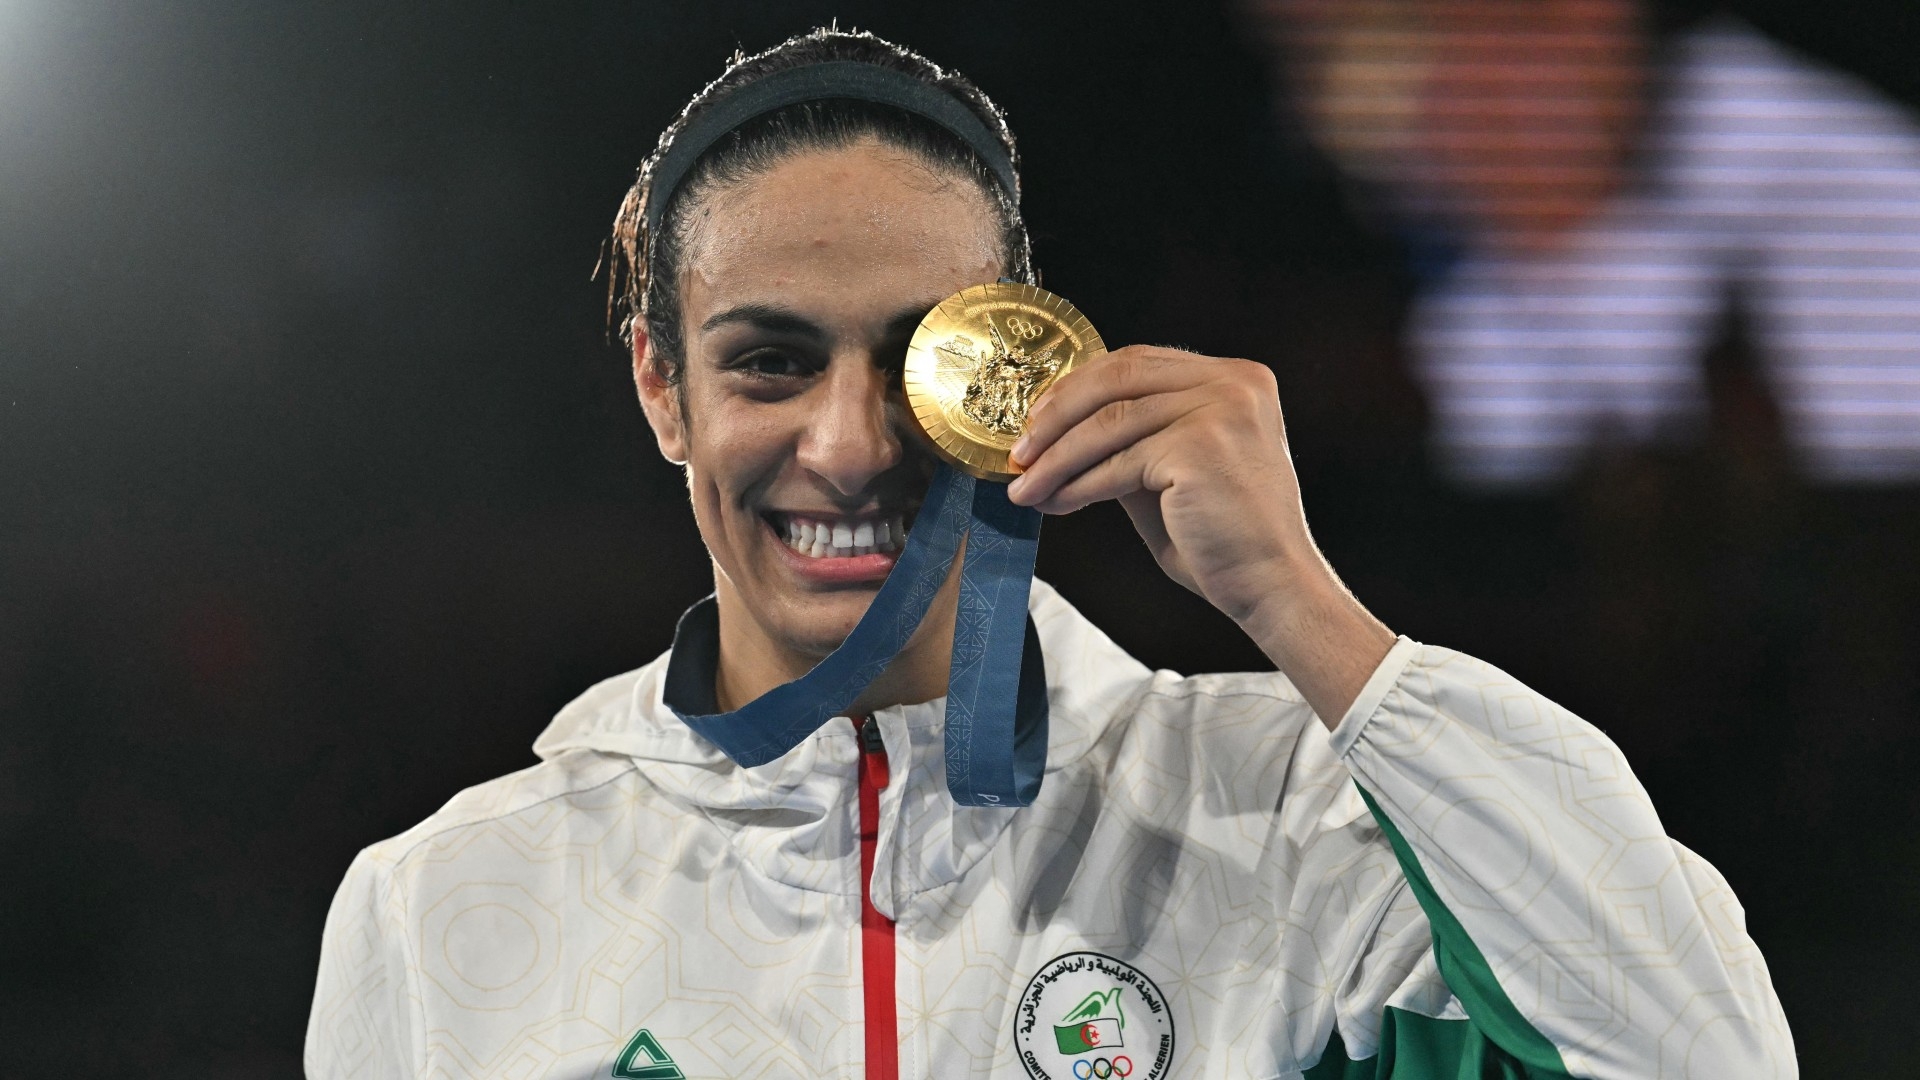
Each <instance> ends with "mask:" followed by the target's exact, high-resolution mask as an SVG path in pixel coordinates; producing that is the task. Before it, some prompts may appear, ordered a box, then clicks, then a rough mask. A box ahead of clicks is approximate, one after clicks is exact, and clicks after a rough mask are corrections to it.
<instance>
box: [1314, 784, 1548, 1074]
mask: <svg viewBox="0 0 1920 1080" xmlns="http://www.w3.org/2000/svg"><path fill="white" fill-rule="evenodd" d="M1354 787H1356V788H1359V789H1360V797H1361V798H1362V799H1364V800H1366V803H1367V809H1368V810H1371V811H1373V819H1374V820H1375V821H1377V822H1379V823H1380V829H1381V831H1382V832H1384V833H1386V834H1387V842H1388V843H1390V844H1392V845H1393V854H1394V856H1395V857H1396V858H1397V859H1399V860H1400V872H1401V873H1403V874H1405V875H1406V876H1407V883H1408V884H1409V885H1411V886H1413V895H1414V899H1416V900H1418V901H1419V902H1420V908H1421V910H1422V911H1425V912H1426V913H1427V921H1428V922H1429V923H1431V924H1433V956H1434V959H1435V960H1436V961H1438V962H1439V965H1440V974H1441V976H1442V977H1444V978H1445V979H1446V980H1447V989H1449V990H1452V991H1453V996H1454V997H1457V998H1459V999H1460V1004H1461V1005H1463V1006H1465V1007H1466V1010H1467V1016H1468V1017H1470V1018H1471V1019H1470V1020H1469V1021H1454V1022H1455V1023H1461V1024H1470V1025H1471V1026H1472V1028H1473V1029H1474V1030H1476V1031H1477V1032H1478V1033H1480V1034H1481V1035H1483V1036H1485V1040H1484V1041H1486V1042H1489V1043H1491V1047H1490V1048H1489V1049H1491V1050H1496V1051H1498V1052H1500V1053H1501V1054H1502V1055H1503V1056H1505V1057H1506V1058H1507V1060H1508V1062H1509V1064H1508V1065H1506V1066H1502V1067H1504V1068H1509V1069H1513V1068H1516V1067H1520V1068H1524V1070H1525V1071H1509V1072H1469V1071H1466V1069H1467V1063H1465V1062H1464V1060H1463V1064H1462V1065H1461V1066H1460V1068H1461V1071H1459V1072H1458V1073H1451V1072H1432V1071H1415V1072H1405V1073H1394V1072H1391V1071H1389V1072H1381V1073H1377V1074H1369V1073H1347V1074H1342V1073H1327V1074H1326V1075H1327V1076H1330V1077H1331V1076H1338V1077H1342V1080H1347V1078H1348V1077H1353V1076H1369V1075H1377V1076H1379V1077H1387V1076H1422V1077H1424V1076H1455V1075H1458V1076H1461V1077H1469V1076H1489V1077H1496V1076H1497V1077H1504V1076H1527V1077H1557V1076H1566V1075H1568V1073H1567V1066H1566V1063H1565V1062H1563V1061H1561V1060H1560V1051H1559V1050H1557V1049H1556V1048H1555V1047H1554V1045H1553V1043H1552V1042H1550V1041H1548V1039H1547V1037H1546V1036H1545V1035H1542V1034H1540V1032H1539V1031H1537V1030H1535V1029H1534V1027H1533V1025H1532V1024H1529V1023H1527V1020H1526V1017H1524V1016H1521V1015H1520V1010H1519V1009H1517V1008H1515V1007H1514V1004H1513V1000H1512V999H1511V998H1509V997H1507V992H1506V991H1505V990H1502V989H1501V988H1500V983H1499V982H1498V981H1497V980H1495V979H1494V977H1493V968H1492V967H1490V966H1488V964H1487V958H1486V957H1485V956H1484V955H1482V953H1481V952H1480V948H1479V946H1477V945H1475V944H1474V943H1473V939H1472V938H1470V937H1468V936H1467V930H1466V928H1465V927H1463V926H1461V925H1460V920H1459V919H1456V918H1454V915H1453V912H1451V911H1448V910H1447V908H1446V905H1444V904H1442V903H1441V902H1440V897H1439V895H1438V894H1437V893H1435V892H1434V891H1433V883H1432V882H1430V881H1428V880H1427V874H1426V871H1424V870H1422V869H1421V868H1420V861H1419V860H1418V859H1416V858H1415V857H1414V854H1413V849H1412V848H1411V847H1408V846H1407V841H1406V838H1405V837H1403V836H1401V835H1400V830H1399V829H1396V828H1394V826H1393V822H1391V821H1389V820H1387V815H1386V814H1385V813H1383V812H1381V810H1380V804H1379V803H1376V802H1374V801H1373V796H1372V795H1369V794H1368V793H1367V789H1366V788H1363V787H1360V785H1359V783H1358V782H1356V783H1355V784H1354ZM1393 1012H1394V1010H1392V1009H1389V1010H1388V1017H1387V1018H1388V1019H1389V1020H1391V1019H1392V1018H1393V1016H1392V1014H1393ZM1402 1016H1403V1018H1404V1017H1409V1016H1412V1014H1410V1013H1408V1014H1402ZM1440 1022H1441V1021H1428V1023H1440ZM1402 1026H1405V1025H1402ZM1415 1026H1417V1027H1422V1028H1424V1026H1425V1025H1415ZM1336 1037H1337V1035H1336ZM1426 1037H1427V1036H1426V1035H1425V1034H1424V1032H1423V1034H1422V1035H1421V1038H1423V1039H1424V1038H1426ZM1435 1038H1439V1037H1438V1036H1435ZM1462 1038H1464V1037H1462ZM1391 1045H1392V1044H1391V1043H1389V1042H1388V1040H1387V1039H1386V1036H1385V1032H1384V1030H1383V1032H1382V1036H1381V1058H1382V1059H1384V1058H1385V1057H1386V1056H1387V1048H1388V1047H1389V1046H1391ZM1461 1045H1462V1050H1463V1052H1472V1045H1471V1043H1470V1042H1463V1043H1462V1044H1461ZM1329 1049H1330V1050H1331V1049H1332V1047H1331V1045H1330V1046H1329ZM1429 1050H1431V1051H1432V1052H1435V1053H1445V1052H1446V1049H1445V1046H1444V1044H1443V1043H1442V1042H1430V1043H1423V1044H1422V1045H1421V1047H1420V1048H1419V1049H1418V1050H1417V1052H1419V1053H1425V1052H1428V1051H1429ZM1481 1058H1482V1059H1483V1060H1490V1059H1487V1058H1486V1056H1485V1052H1481ZM1429 1060H1431V1059H1429ZM1386 1067H1387V1068H1388V1069H1389V1070H1391V1069H1392V1068H1394V1066H1393V1065H1392V1064H1391V1063H1388V1064H1387V1066H1386ZM1309 1075H1314V1074H1309ZM1315 1080H1319V1077H1318V1076H1317V1075H1316V1076H1315Z"/></svg>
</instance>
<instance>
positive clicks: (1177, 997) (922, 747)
mask: <svg viewBox="0 0 1920 1080" xmlns="http://www.w3.org/2000/svg"><path fill="white" fill-rule="evenodd" d="M1032 614H1033V618H1034V621H1035V623H1036V625H1037V627H1038V629H1039V633H1040V638H1041V642H1042V648H1043V650H1044V652H1045V656H1046V663H1047V675H1048V682H1049V688H1050V695H1051V711H1052V726H1051V734H1050V739H1049V751H1048V758H1047V772H1046V779H1045V783H1044V785H1043V787H1042V790H1041V792H1040V796H1039V799H1038V801H1037V802H1035V803H1034V805H1032V806H1030V807H1026V808H1022V809H995V808H967V807H958V806H956V805H954V803H953V802H952V800H951V799H950V798H949V797H948V795H947V791H946V786H945V775H944V770H943V767H942V743H941V711H942V710H941V703H939V702H932V703H928V704H925V705H916V706H909V707H905V708H893V709H886V710H883V711H881V712H880V713H879V714H878V715H877V717H876V721H877V723H878V726H879V728H880V731H881V734H882V736H883V738H884V742H885V747H886V753H887V755H888V758H889V760H890V761H891V763H892V769H891V780H890V782H889V784H888V786H887V787H886V789H885V791H884V793H883V794H882V796H881V801H880V804H879V805H880V811H881V825H880V831H879V840H878V849H877V855H876V858H875V870H874V873H873V882H872V892H871V896H872V901H873V903H874V905H875V906H876V907H877V908H878V909H879V910H880V911H881V912H882V913H884V914H886V915H888V916H890V917H892V918H893V919H895V920H896V928H895V935H896V937H895V942H896V945H895V947H896V965H897V974H896V979H895V999H896V1008H897V1010H898V1036H899V1064H900V1074H901V1076H903V1077H909V1078H921V1077H1002V1078H1009V1080H1013V1078H1020V1077H1046V1078H1065V1077H1073V1078H1076V1080H1086V1078H1088V1077H1101V1078H1105V1077H1110V1076H1120V1077H1123V1078H1124V1080H1161V1078H1162V1077H1170V1076H1171V1077H1219V1078H1227V1077H1235V1078H1259V1077H1296V1076H1302V1075H1304V1076H1307V1077H1309V1078H1310V1080H1323V1078H1332V1077H1339V1078H1342V1080H1354V1078H1358V1077H1368V1078H1385V1077H1400V1078H1404V1077H1425V1076H1445V1077H1454V1076H1456V1075H1458V1076H1469V1075H1471V1076H1476V1077H1478V1076H1482V1075H1487V1076H1509V1075H1511V1076H1521V1075H1529V1076H1558V1075H1572V1076H1577V1077H1595V1078H1605V1080H1646V1078H1652V1077H1738V1078H1741V1080H1756V1078H1761V1077H1789V1076H1794V1075H1797V1070H1796V1065H1795V1061H1794V1052H1793V1043H1792V1037H1791V1036H1790V1034H1789V1033H1788V1029H1787V1024H1786V1020H1785V1017H1784V1016H1783V1015H1782V1013H1781V1010H1780V1005H1779V1002H1778V1000H1777V999H1776V998H1775V996H1774V993H1773V989H1772V986H1771V985H1770V983H1769V980H1768V976H1767V969H1766V965H1765V963H1764V961H1763V960H1762V959H1761V956H1760V953H1759V950H1758V949H1757V948H1756V947H1755V945H1754V943H1753V941H1752V940H1751V939H1750V938H1749V937H1748V936H1747V933H1746V929H1745V919H1744V915H1743V913H1742V911H1741V908H1740V904H1739V902H1738V901H1737V900H1736V899H1735V898H1734V896H1733V893H1732V892H1731V890H1729V889H1728V887H1727V884H1726V882H1725V881H1724V880H1723V879H1722V878H1721V877H1720V875H1719V874H1718V873H1717V872H1715V871H1714V869H1713V868H1712V867H1711V866H1709V865H1707V864H1706V863H1705V862H1704V861H1702V860H1701V859H1700V858H1699V857H1697V856H1695V855H1694V854H1693V853H1691V852H1689V851H1688V850H1687V849H1686V848H1684V847H1682V846H1681V845H1680V844H1678V843H1677V842H1675V841H1673V840H1671V839H1669V838H1668V837H1667V836H1666V835H1665V833H1664V832H1663V831H1662V829H1661V826H1660V820H1659V818H1658V817H1657V816H1656V815H1655V813H1654V809H1653V807H1652V806H1651V805H1650V804H1649V803H1648V801H1647V796H1646V793H1645V792H1644V791H1643V790H1642V789H1641V787H1640V785H1639V783H1638V782H1637V781H1636V780H1635V779H1634V777H1633V774H1632V772H1631V771H1630V770H1629V769H1628V767H1627V764H1626V762H1625V761H1624V760H1623V759H1622V758H1621V756H1620V753H1619V751H1618V750H1617V749H1616V748H1615V747H1614V745H1613V744H1612V743H1611V742H1610V741H1608V739H1607V738H1606V737H1605V736H1604V735H1602V734H1601V733H1600V732H1599V731H1597V730H1595V729H1594V728H1593V727H1591V726H1590V725H1588V724H1586V723H1585V722H1583V721H1581V720H1580V719H1578V718H1577V717H1574V716H1572V715H1570V714H1569V713H1567V712H1566V711H1565V710H1564V709H1561V708H1560V707H1558V706H1556V705H1554V704H1553V703H1552V702H1550V701H1547V700H1546V699H1544V698H1542V697H1541V696H1540V695H1539V694H1537V693H1535V692H1533V691H1532V690H1529V689H1527V688H1526V687H1525V686H1522V685H1521V684H1520V683H1518V682H1516V681H1514V680H1513V679H1512V678H1511V677H1509V676H1507V675H1505V674H1504V673H1502V672H1500V671H1498V670H1496V669H1494V668H1492V667H1489V666H1488V665H1486V664H1484V663H1481V662H1479V661H1477V660H1474V659H1471V658H1469V657H1466V656H1462V655H1460V654H1459V653H1455V652H1452V651H1449V650H1447V649H1442V648H1437V647H1433V646H1427V645H1419V644H1416V643H1414V642H1411V641H1408V640H1405V639H1402V640H1401V641H1400V642H1399V643H1398V644H1396V645H1395V646H1394V647H1393V649H1392V651H1391V652H1389V653H1388V655H1387V657H1386V659H1385V660H1383V661H1382V662H1381V664H1380V667H1379V669H1378V670H1377V671H1376V672H1375V673H1374V675H1373V677H1372V679H1371V680H1370V681H1369V682H1368V683H1367V686H1366V688H1365V690H1363V691H1362V693H1361V694H1360V697H1359V699H1358V700H1357V701H1356V702H1355V703H1354V705H1353V707H1352V709H1351V710H1350V711H1349V712H1348V713H1347V715H1346V716H1345V718H1343V719H1342V721H1341V722H1340V725H1339V727H1338V729H1337V730H1335V731H1334V732H1333V733H1332V735H1331V736H1329V735H1328V733H1327V731H1326V730H1325V729H1324V728H1323V727H1322V726H1321V724H1320V723H1319V721H1318V720H1317V719H1315V717H1314V715H1313V713H1312V712H1311V710H1309V708H1308V707H1307V705H1306V703H1305V702H1304V701H1303V700H1302V699H1301V697H1300V694H1299V692H1298V691H1296V690H1295V689H1294V687H1293V686H1292V685H1291V684H1290V683H1289V682H1288V681H1287V680H1286V679H1285V678H1284V677H1282V676H1280V675H1278V674H1271V673H1267V674H1236V675H1206V676H1196V677H1191V678H1182V677H1180V676H1177V675H1174V674H1171V673H1169V672H1164V671H1162V672H1154V671H1149V670H1148V669H1146V668H1145V667H1144V666H1142V665H1141V664H1139V663H1138V662H1137V661H1135V660H1133V659H1132V658H1131V657H1129V656H1127V655H1126V654H1125V653H1123V652H1121V651H1120V649H1119V648H1118V647H1117V646H1115V645H1114V644H1113V643H1112V642H1111V641H1110V640H1108V639H1107V637H1106V636H1105V635H1103V634H1102V633H1101V632H1100V631H1099V630H1098V629H1096V628H1095V627H1094V626H1092V625H1091V624H1089V623H1088V622H1087V621H1086V620H1085V619H1083V618H1082V617H1081V616H1080V615H1079V614H1078V613H1077V612H1075V611H1074V610H1073V609H1072V608H1071V607H1069V606H1068V605H1067V604H1066V602H1065V601H1063V600H1062V599H1061V598H1060V597H1059V596H1058V595H1057V594H1056V593H1054V592H1053V590H1051V589H1049V588H1047V587H1046V586H1045V585H1044V584H1041V583H1039V582H1036V583H1035V586H1034V594H1033V602H1032ZM666 665H667V657H665V656H663V657H662V658H661V659H659V660H656V661H655V662H653V663H652V664H649V665H648V666H646V667H644V668H641V669H640V670H638V671H635V672H632V673H629V674H626V675H622V676H619V677H617V678H613V679H609V680H607V681H606V682H603V683H601V684H600V685H598V686H596V687H594V688H593V689H591V690H589V691H588V692H587V693H586V694H584V695H582V696H581V697H580V698H579V699H578V700H577V701H575V702H573V703H572V704H570V705H568V706H567V707H566V708H565V709H564V710H563V711H562V712H561V713H560V714H559V716H558V717H557V718H556V719H555V720H554V722H553V724H552V726H551V727H549V728H548V730H547V731H546V733H545V734H543V735H542V736H541V737H540V740H539V741H538V742H537V743H536V744H535V750H536V751H537V752H538V753H539V755H540V757H541V758H542V759H543V760H542V762H541V763H540V764H538V765H535V766H534V767H532V768H530V769H527V770H525V771H522V772H519V773H515V774H513V775H511V776H507V777H503V778H501V779H499V780H495V781H493V782H491V783H486V784H482V785H480V786H478V787H475V788H472V789H470V790H468V791H465V792H463V793H461V794H460V795H458V796H457V797H455V798H454V799H453V801H452V802H450V803H448V804H447V806H446V807H445V808H444V809H443V810H441V811H440V812H439V813H437V814H435V815H433V816H432V817H431V818H429V819H427V820H426V821H425V822H423V823H422V824H420V825H419V826H417V827H416V828H414V829H411V830H409V831H408V832H406V833H403V834H402V835H400V836H398V837H395V838H393V839H391V840H387V841H385V842H383V843H379V844H376V845H374V846H373V847H370V848H368V849H367V850H366V851H364V852H362V853H361V854H360V856H359V858H357V859H356V860H355V861H354V863H353V866H352V868H351V869H350V870H349V871H348V873H347V877H346V881H345V882H344V883H343V884H342V885H341V887H340V891H339V894H338V896H337V897H336V899H335V901H334V904H333V909H332V912H331V914H330V916H329V918H328V920H327V928H326V934H325V939H324V943H323V945H322V958H321V967H320V976H319V985H318V988H317V991H316V994H315V998H314V1005H313V1014H312V1019H311V1022H310V1026H309V1028H308V1033H307V1050H306V1066H307V1071H308V1074H309V1076H311V1077H313V1078H315V1080H321V1078H334V1077H381V1078H385V1077H482V1076H484V1077H512V1078H529V1077H566V1078H586V1077H627V1078H634V1077H638V1078H644V1080H671V1078H675V1077H681V1076H685V1077H689V1078H693V1080H700V1078H705V1077H807V1078H824V1077H834V1078H846V1080H859V1078H861V1077H863V1076H864V1075H865V1072H864V1070H865V1063H864V1060H863V1058H864V1053H865V1050H864V1043H863V1036H864V1029H863V1027H862V1024H863V1019H862V1018H863V1015H864V1012H863V997H862V985H861V982H862V979H861V972H862V968H861V955H860V950H861V937H860V932H859V921H860V883H861V869H860V853H859V844H858V839H857V817H856V815H857V806H856V768H857V765H858V755H859V748H858V745H857V741H856V736H855V733H854V730H853V727H852V725H851V724H850V723H849V722H848V721H845V720H836V721H834V722H832V723H829V724H828V725H826V726H825V727H824V728H822V729H821V730H820V731H819V732H818V733H817V734H815V735H814V736H813V737H811V738H810V739H808V740H807V741H806V742H805V743H803V744H802V745H800V746H799V747H797V748H795V749H794V750H793V751H792V752H791V753H789V754H787V755H786V756H785V757H783V758H781V759H779V760H778V761H775V762H772V763H769V764H768V765H765V766H762V767H759V768H755V769H743V768H740V767H738V766H736V765H734V764H733V763H732V762H730V761H729V760H727V759H726V758H725V757H724V756H722V755H721V754H720V752H719V751H718V750H716V749H715V748H714V747H713V746H712V745H711V744H709V743H707V742H705V741H704V740H702V739H701V738H699V737H698V736H696V735H694V734H693V732H692V731H690V730H689V729H688V728H687V727H686V726H685V725H683V724H681V723H680V722H679V721H678V720H677V719H676V718H675V717H674V715H673V714H672V712H670V711H669V710H668V709H667V708H666V707H665V706H664V705H663V703H662V700H661V693H662V681H663V678H664V672H665V670H666ZM1523 1068H1524V1069H1525V1070H1530V1071H1523ZM1503 1069H1504V1070H1507V1071H1501V1070H1503Z"/></svg>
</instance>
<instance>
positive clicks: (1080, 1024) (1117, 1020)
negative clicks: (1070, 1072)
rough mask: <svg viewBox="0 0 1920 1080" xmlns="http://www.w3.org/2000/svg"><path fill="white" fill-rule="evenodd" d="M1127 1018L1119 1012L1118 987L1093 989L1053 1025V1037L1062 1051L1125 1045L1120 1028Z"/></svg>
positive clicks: (1074, 1051) (1085, 1050) (1078, 1051)
mask: <svg viewBox="0 0 1920 1080" xmlns="http://www.w3.org/2000/svg"><path fill="white" fill-rule="evenodd" d="M1126 1026H1127V1018H1126V1016H1125V1014H1123V1013H1122V1012H1121V1011H1120V988H1119V987H1117V986H1116V987H1114V988H1113V989H1111V990H1106V991H1101V990H1095V991H1094V992H1093V993H1091V994H1088V995H1087V996H1086V997H1085V998H1083V999H1082V1000H1081V1002H1080V1004H1078V1005H1075V1006H1074V1007H1073V1008H1072V1010H1070V1011H1069V1012H1068V1013H1067V1015H1065V1016H1063V1017H1061V1018H1060V1022H1059V1023H1057V1024H1055V1025H1053V1038H1054V1041H1055V1042H1056V1043H1058V1044H1059V1046H1060V1052H1061V1053H1063V1054H1084V1053H1086V1052H1087V1051H1089V1050H1106V1049H1111V1048H1112V1047H1116V1046H1121V1045H1124V1044H1123V1043H1122V1042H1121V1041H1120V1030H1121V1029H1122V1028H1124V1027H1126Z"/></svg>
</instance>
